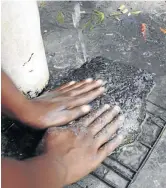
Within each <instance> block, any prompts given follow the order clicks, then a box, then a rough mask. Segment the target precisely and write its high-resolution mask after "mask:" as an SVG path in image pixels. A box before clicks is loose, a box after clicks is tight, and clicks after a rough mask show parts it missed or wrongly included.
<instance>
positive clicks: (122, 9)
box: [110, 5, 142, 21]
mask: <svg viewBox="0 0 166 188" xmlns="http://www.w3.org/2000/svg"><path fill="white" fill-rule="evenodd" d="M117 10H118V12H114V13H112V14H110V16H114V18H115V19H116V20H118V21H120V18H119V17H118V16H121V15H123V14H127V15H128V16H131V15H138V14H140V13H141V12H142V11H140V10H137V11H132V12H129V10H128V9H127V8H126V7H125V5H121V6H120V7H119V8H118V9H117Z"/></svg>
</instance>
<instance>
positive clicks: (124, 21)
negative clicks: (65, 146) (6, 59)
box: [2, 1, 166, 188]
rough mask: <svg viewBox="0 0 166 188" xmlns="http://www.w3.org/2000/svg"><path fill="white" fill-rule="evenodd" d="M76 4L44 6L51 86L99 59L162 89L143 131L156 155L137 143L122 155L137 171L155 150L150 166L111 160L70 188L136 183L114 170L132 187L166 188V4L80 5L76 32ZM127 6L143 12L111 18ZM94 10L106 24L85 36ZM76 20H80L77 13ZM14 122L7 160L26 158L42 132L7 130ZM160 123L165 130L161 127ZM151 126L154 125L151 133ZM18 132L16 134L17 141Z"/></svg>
mask: <svg viewBox="0 0 166 188" xmlns="http://www.w3.org/2000/svg"><path fill="white" fill-rule="evenodd" d="M76 4H77V2H57V1H56V2H52V1H50V2H45V3H39V7H40V15H41V29H42V35H43V40H44V45H45V49H46V55H47V60H48V66H49V70H50V85H51V86H52V87H53V86H54V85H55V84H54V83H55V81H56V80H58V79H61V78H62V77H64V76H66V74H68V72H69V71H70V70H73V69H76V68H78V67H80V66H81V65H82V64H83V63H84V62H85V60H89V59H92V58H93V57H96V56H99V55H100V56H103V57H107V58H108V59H112V60H114V61H121V62H122V63H124V64H130V65H134V66H136V67H138V68H142V69H145V70H148V71H149V72H151V73H153V75H154V77H155V82H156V87H155V88H154V90H153V92H152V93H151V94H150V95H149V97H148V101H149V102H147V110H148V112H147V114H148V118H147V120H146V121H145V122H144V124H143V125H142V127H143V130H144V132H146V131H149V130H150V131H153V133H154V134H153V135H154V138H152V137H150V138H149V140H148V138H147V140H148V142H150V141H152V143H153V146H154V150H153V151H152V149H153V148H152V149H151V148H149V149H147V148H146V149H140V148H141V147H142V146H141V147H139V146H138V145H139V142H135V143H131V144H129V145H128V146H127V147H126V148H125V150H124V151H122V153H121V154H120V155H119V160H120V161H121V159H123V160H122V161H121V162H123V163H124V164H125V165H127V166H129V167H130V168H134V167H135V166H134V165H136V164H138V163H139V166H140V165H141V163H142V161H144V157H145V156H146V155H147V153H148V151H150V153H149V154H150V155H149V158H147V160H146V163H145V165H144V166H143V165H142V167H143V168H139V166H136V168H137V170H138V172H137V170H136V172H133V171H131V170H129V169H124V167H123V166H122V165H120V164H119V163H117V162H116V161H114V160H113V159H111V158H107V160H106V161H105V164H102V165H101V166H100V167H99V168H98V169H97V170H96V171H95V174H97V176H94V175H89V176H87V177H85V178H83V179H82V180H81V181H79V182H78V183H77V184H74V185H71V186H69V187H86V188H87V187H89V188H93V187H99V188H102V187H111V186H109V184H111V183H112V185H113V184H115V186H114V187H119V188H124V187H127V186H128V182H130V181H126V180H124V178H122V177H121V176H119V175H117V173H115V172H114V171H113V170H111V169H112V168H108V167H109V166H111V167H113V168H114V167H115V168H116V169H119V171H121V172H122V171H124V172H125V173H126V174H128V177H129V178H130V179H133V178H134V180H133V181H131V183H132V184H130V185H131V188H140V187H141V188H149V187H151V188H165V187H166V182H165V174H166V155H165V152H166V150H165V149H166V131H165V128H164V126H166V53H165V52H166V35H164V34H163V33H162V32H161V31H160V29H159V28H160V27H163V28H166V12H165V10H166V3H165V2H164V1H163V2H125V3H124V2H119V1H118V2H115V1H114V2H108V1H107V2H104V1H102V2H99V1H98V2H90V1H88V2H80V3H79V4H80V7H81V11H82V12H83V11H84V13H81V19H80V22H79V23H80V24H79V26H78V27H77V28H75V27H74V26H73V19H72V14H74V13H78V9H77V11H76V12H75V11H74V7H75V5H76ZM121 4H125V5H126V7H127V8H128V9H129V10H130V11H135V10H141V11H142V13H141V14H140V15H138V16H136V15H134V16H131V17H128V16H125V15H123V16H122V17H121V21H118V20H116V19H114V18H113V17H110V16H109V15H110V14H112V13H114V12H116V10H117V8H118V7H119V5H121ZM76 8H77V7H76ZM93 10H100V11H102V12H104V14H105V19H104V22H103V23H102V24H98V25H96V26H95V28H94V29H93V30H92V31H90V30H89V29H88V28H86V29H84V31H83V35H81V34H80V29H81V28H82V26H83V25H85V23H87V22H88V20H89V19H90V17H91V13H92V12H93ZM59 11H60V12H63V15H64V23H60V22H59V21H58V20H57V13H58V12H59ZM76 16H78V15H77V14H76ZM78 17H79V16H78ZM78 17H77V18H78ZM141 23H146V24H147V39H146V42H145V41H144V40H143V38H142V35H141V33H140V24H141ZM3 122H4V123H3ZM12 123H13V122H12V121H10V120H8V122H6V120H4V121H2V124H3V125H2V155H3V156H12V157H16V158H20V159H21V158H22V155H23V154H22V153H24V152H25V153H26V152H27V153H28V152H29V150H28V148H30V147H31V146H32V145H35V144H34V142H33V136H31V137H29V136H28V135H34V134H35V137H36V133H34V132H33V131H31V130H26V131H27V132H28V133H26V134H24V130H20V128H18V127H19V126H17V125H16V126H15V124H14V126H12V127H11V128H10V129H9V130H10V131H9V130H8V128H7V126H6V125H7V124H10V125H11V124H12ZM156 124H157V125H159V126H160V127H159V128H158V127H157V128H156V127H155V125H156ZM149 126H151V127H150V129H149ZM161 130H162V131H161ZM158 131H160V132H161V134H160V136H159V134H155V133H156V132H158ZM144 132H143V133H144ZM13 133H15V135H14V136H13ZM16 135H17V136H16ZM18 135H20V136H21V137H24V138H23V139H22V143H24V140H26V138H28V140H29V141H28V142H27V140H26V142H27V143H31V144H29V145H27V148H26V151H23V149H22V145H20V140H21V139H20V138H19V139H18V137H19V136H18ZM24 135H26V136H24ZM39 137H40V135H39ZM158 137H160V139H159V140H157V138H158ZM140 139H141V136H140ZM156 140H157V141H158V142H156ZM138 141H139V139H138ZM18 143H19V144H18ZM18 146H19V147H18ZM137 146H138V147H137ZM18 148H19V149H18ZM151 152H152V153H151ZM124 154H125V155H124ZM122 156H123V157H122ZM124 156H127V158H124ZM25 157H26V156H25ZM133 166H134V167H133ZM115 168H114V169H115ZM103 180H104V181H103ZM110 182H111V183H110Z"/></svg>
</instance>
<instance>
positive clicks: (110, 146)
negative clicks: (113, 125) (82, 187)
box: [97, 134, 124, 163]
mask: <svg viewBox="0 0 166 188" xmlns="http://www.w3.org/2000/svg"><path fill="white" fill-rule="evenodd" d="M123 140H124V136H123V135H121V134H120V135H118V136H116V137H115V138H114V139H113V140H111V141H110V142H108V143H106V144H105V145H104V146H103V147H102V148H100V149H99V150H98V153H97V156H98V162H99V163H101V162H102V161H103V160H104V159H105V158H106V157H107V156H109V155H111V153H112V152H113V151H114V150H115V149H116V148H117V147H118V146H119V145H120V144H122V142H123Z"/></svg>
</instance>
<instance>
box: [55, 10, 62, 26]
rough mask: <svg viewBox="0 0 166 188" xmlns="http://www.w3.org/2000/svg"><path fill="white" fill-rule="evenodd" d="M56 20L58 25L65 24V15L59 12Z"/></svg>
mask: <svg viewBox="0 0 166 188" xmlns="http://www.w3.org/2000/svg"><path fill="white" fill-rule="evenodd" d="M56 20H57V22H58V23H60V24H64V15H63V13H62V12H61V11H60V12H58V15H57V17H56Z"/></svg>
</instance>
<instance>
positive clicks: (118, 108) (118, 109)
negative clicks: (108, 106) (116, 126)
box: [113, 106, 121, 112]
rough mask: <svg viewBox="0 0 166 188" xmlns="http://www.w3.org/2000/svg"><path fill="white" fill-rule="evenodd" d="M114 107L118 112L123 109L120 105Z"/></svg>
mask: <svg viewBox="0 0 166 188" xmlns="http://www.w3.org/2000/svg"><path fill="white" fill-rule="evenodd" d="M113 109H114V110H116V111H117V112H120V111H121V108H120V107H119V106H114V108H113Z"/></svg>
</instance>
